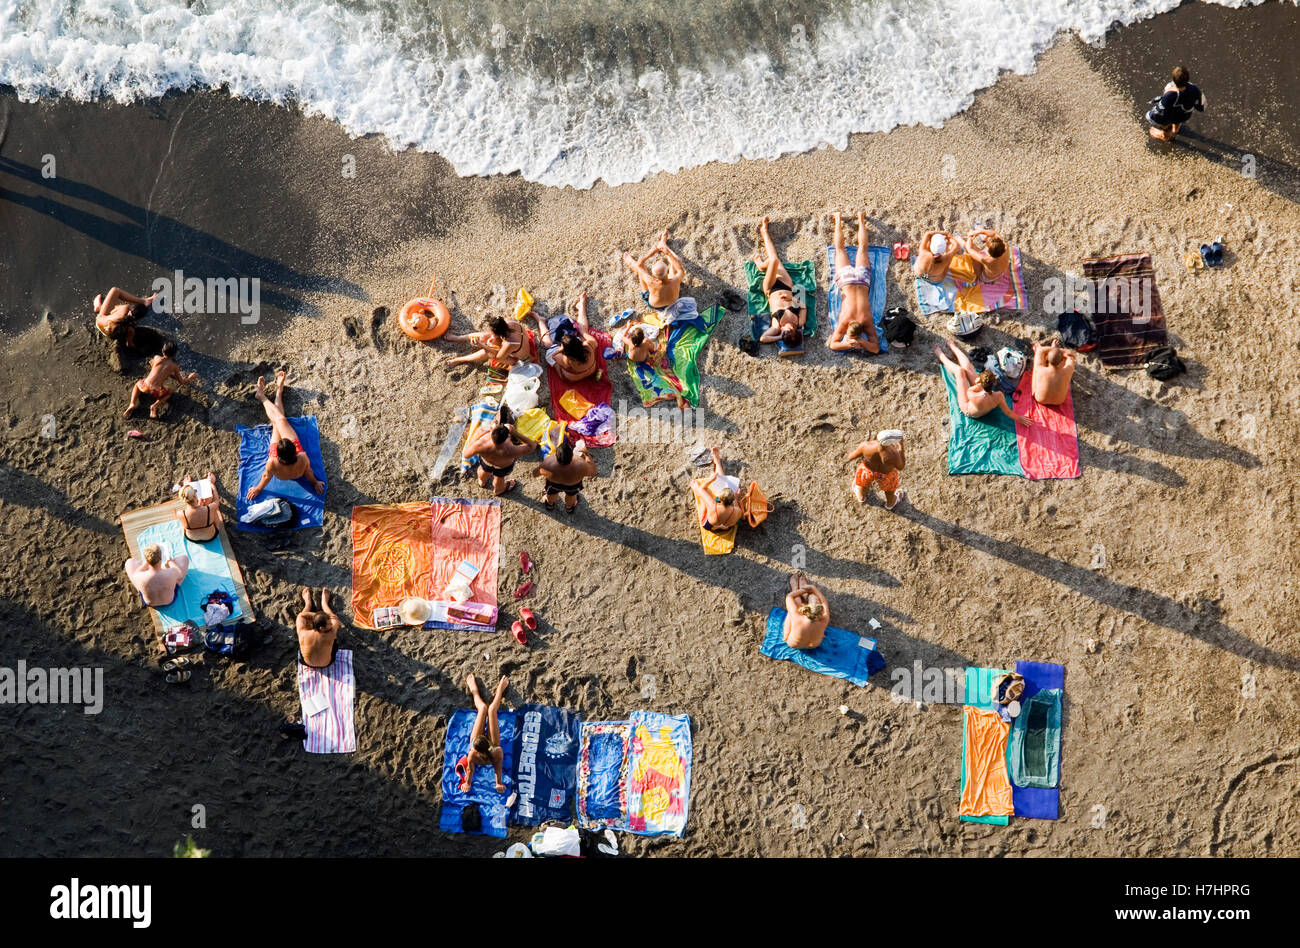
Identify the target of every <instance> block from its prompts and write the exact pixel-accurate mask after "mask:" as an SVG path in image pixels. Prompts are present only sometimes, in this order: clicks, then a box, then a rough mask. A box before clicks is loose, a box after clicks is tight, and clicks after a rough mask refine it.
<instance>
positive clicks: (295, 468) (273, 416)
mask: <svg viewBox="0 0 1300 948" xmlns="http://www.w3.org/2000/svg"><path fill="white" fill-rule="evenodd" d="M288 381H289V378H288V376H287V375H286V374H285V373H284V372H277V373H276V374H275V401H274V402H273V401H271V399H270V398H269V397H267V394H266V376H258V378H257V398H258V400H259V401H260V402H261V403H262V408H263V409H264V410H265V411H266V417H267V418H268V419H270V421H271V435H272V437H273V438H278V439H279V440H277V441H272V443H271V450H270V452H269V453H268V454H267V458H266V470H264V471H263V472H262V479H261V480H259V481H258V482H257V483H256V484H254V485H253V486H252V487H250V488H249V489H248V494H247V495H246V496H247V498H248V501H249V502H250V503H251V502H252V501H254V500H256V499H257V495H258V494H260V493H262V489H263V488H264V487H266V485H267V484H269V483H271V478H273V477H277V478H279V479H280V480H282V481H293V480H297V479H298V478H300V477H306V478H307V480H308V481H309V482H310V483H311V489H312V490H314V491H315V492H316V493H318V494H321V493H324V492H325V485H324V484H323V483H321V482H320V480H319V479H317V477H316V474H315V473H314V472H313V471H312V469H311V458H309V457H307V452H306V451H304V450H303V447H302V442H301V441H299V440H298V432H296V431H294V430H293V425H291V424H289V419H288V417H287V416H286V415H285V413H284V387H285V385H286V384H288Z"/></svg>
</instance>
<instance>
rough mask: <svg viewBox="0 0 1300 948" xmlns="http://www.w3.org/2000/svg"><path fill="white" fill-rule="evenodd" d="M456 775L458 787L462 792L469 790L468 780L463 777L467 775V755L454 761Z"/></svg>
mask: <svg viewBox="0 0 1300 948" xmlns="http://www.w3.org/2000/svg"><path fill="white" fill-rule="evenodd" d="M456 776H458V777H460V789H461V792H462V793H467V792H468V791H469V782H468V781H467V780H466V779H465V778H467V777H468V776H469V756H468V755H466V756H464V757H462V758H461V759H460V760H458V761H456Z"/></svg>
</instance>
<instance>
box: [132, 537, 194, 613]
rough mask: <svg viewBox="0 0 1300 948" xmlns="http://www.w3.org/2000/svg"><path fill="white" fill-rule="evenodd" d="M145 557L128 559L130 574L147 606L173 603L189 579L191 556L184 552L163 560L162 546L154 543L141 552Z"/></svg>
mask: <svg viewBox="0 0 1300 948" xmlns="http://www.w3.org/2000/svg"><path fill="white" fill-rule="evenodd" d="M140 555H141V556H142V557H143V560H138V559H136V558H135V557H134V556H133V557H131V558H130V559H129V560H127V561H126V564H125V567H124V568H125V569H126V575H127V577H128V578H129V579H130V580H131V582H132V584H133V585H134V586H135V588H136V591H137V592H139V593H140V600H141V601H142V602H143V603H144V604H145V605H146V606H170V605H171V604H172V603H173V602H175V601H176V591H177V590H178V589H180V586H181V583H183V582H184V581H185V574H186V573H188V572H189V569H190V558H189V557H188V556H185V555H184V554H182V555H180V556H176V557H173V558H172V559H169V560H168V561H167V562H165V563H164V562H163V558H162V548H161V547H159V546H158V545H157V544H156V543H151V544H150V545H149V546H146V547H145V548H144V549H143V550H141V551H140Z"/></svg>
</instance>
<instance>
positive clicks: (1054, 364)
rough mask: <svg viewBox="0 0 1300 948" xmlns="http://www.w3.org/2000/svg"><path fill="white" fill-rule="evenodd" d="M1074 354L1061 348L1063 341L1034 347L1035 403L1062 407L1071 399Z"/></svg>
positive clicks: (1033, 383) (1033, 382)
mask: <svg viewBox="0 0 1300 948" xmlns="http://www.w3.org/2000/svg"><path fill="white" fill-rule="evenodd" d="M1074 359H1075V356H1074V353H1073V352H1071V351H1069V350H1068V349H1062V348H1061V340H1059V339H1053V340H1052V343H1051V345H1047V346H1044V345H1041V344H1038V345H1035V346H1034V375H1033V380H1032V386H1033V393H1034V401H1036V402H1038V404H1040V405H1062V404H1064V403H1065V400H1066V399H1067V398H1069V397H1070V381H1071V380H1072V379H1073V378H1074Z"/></svg>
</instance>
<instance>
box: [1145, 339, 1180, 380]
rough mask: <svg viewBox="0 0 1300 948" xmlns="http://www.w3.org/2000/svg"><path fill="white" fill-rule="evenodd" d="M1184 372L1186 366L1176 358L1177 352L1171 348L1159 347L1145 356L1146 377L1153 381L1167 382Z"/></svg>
mask: <svg viewBox="0 0 1300 948" xmlns="http://www.w3.org/2000/svg"><path fill="white" fill-rule="evenodd" d="M1186 371H1187V366H1186V365H1184V364H1183V360H1182V359H1180V358H1178V352H1177V350H1175V349H1174V347H1173V346H1161V347H1160V348H1159V349H1157V350H1155V351H1154V352H1152V353H1151V355H1149V356H1147V375H1149V376H1151V377H1152V378H1153V379H1159V380H1160V381H1162V382H1167V381H1169V380H1170V379H1171V378H1174V377H1175V376H1177V375H1182V374H1183V373H1184V372H1186Z"/></svg>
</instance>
